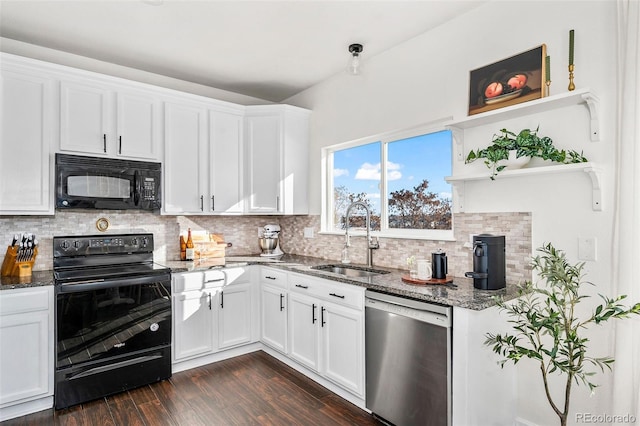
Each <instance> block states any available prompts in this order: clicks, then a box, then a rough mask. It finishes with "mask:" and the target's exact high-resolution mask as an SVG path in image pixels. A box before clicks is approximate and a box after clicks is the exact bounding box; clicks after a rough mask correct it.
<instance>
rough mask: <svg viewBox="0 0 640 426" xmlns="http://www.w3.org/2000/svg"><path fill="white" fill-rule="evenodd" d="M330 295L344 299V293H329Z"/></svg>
mask: <svg viewBox="0 0 640 426" xmlns="http://www.w3.org/2000/svg"><path fill="white" fill-rule="evenodd" d="M329 296H333V297H337V298H339V299H344V295H341V294H335V293H329Z"/></svg>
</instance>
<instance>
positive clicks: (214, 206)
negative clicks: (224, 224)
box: [211, 195, 216, 212]
mask: <svg viewBox="0 0 640 426" xmlns="http://www.w3.org/2000/svg"><path fill="white" fill-rule="evenodd" d="M211 211H212V212H214V211H216V196H215V195H212V196H211Z"/></svg>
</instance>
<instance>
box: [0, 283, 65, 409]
mask: <svg viewBox="0 0 640 426" xmlns="http://www.w3.org/2000/svg"><path fill="white" fill-rule="evenodd" d="M53 300H54V298H53V287H52V286H48V287H35V288H26V289H15V290H4V291H0V378H1V380H0V421H2V420H6V419H9V418H13V417H17V416H20V415H24V414H28V413H30V412H33V411H38V410H42V409H45V408H50V407H51V406H52V404H53V399H52V396H53V357H54V355H53V346H54V342H53V338H54V332H53V323H54V321H53Z"/></svg>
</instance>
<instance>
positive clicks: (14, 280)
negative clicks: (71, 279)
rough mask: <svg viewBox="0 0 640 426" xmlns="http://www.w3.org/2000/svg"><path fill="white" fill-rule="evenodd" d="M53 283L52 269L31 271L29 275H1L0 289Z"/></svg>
mask: <svg viewBox="0 0 640 426" xmlns="http://www.w3.org/2000/svg"><path fill="white" fill-rule="evenodd" d="M46 285H53V271H33V272H32V273H31V276H30V277H1V278H0V290H13V289H16V288H29V287H42V286H46Z"/></svg>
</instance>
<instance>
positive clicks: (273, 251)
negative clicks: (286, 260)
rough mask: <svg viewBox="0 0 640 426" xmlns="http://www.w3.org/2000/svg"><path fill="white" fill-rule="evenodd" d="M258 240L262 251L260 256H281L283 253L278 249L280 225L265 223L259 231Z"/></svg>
mask: <svg viewBox="0 0 640 426" xmlns="http://www.w3.org/2000/svg"><path fill="white" fill-rule="evenodd" d="M260 234H261V235H260V236H259V238H258V242H259V243H260V249H261V250H262V253H261V254H260V256H265V257H276V256H282V255H283V254H284V253H283V252H282V250H280V240H279V237H278V236H279V234H280V226H279V225H265V226H264V228H263V229H262V231H261V232H260Z"/></svg>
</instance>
